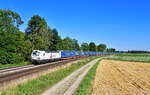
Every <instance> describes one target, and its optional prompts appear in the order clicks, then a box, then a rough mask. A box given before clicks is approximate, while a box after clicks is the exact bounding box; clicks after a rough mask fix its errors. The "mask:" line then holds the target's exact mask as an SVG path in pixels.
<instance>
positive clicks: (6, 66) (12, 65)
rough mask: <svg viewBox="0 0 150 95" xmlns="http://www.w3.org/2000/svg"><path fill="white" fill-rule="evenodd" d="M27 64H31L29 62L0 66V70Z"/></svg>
mask: <svg viewBox="0 0 150 95" xmlns="http://www.w3.org/2000/svg"><path fill="white" fill-rule="evenodd" d="M27 64H31V63H30V62H22V63H19V64H5V65H3V64H0V68H8V67H15V66H22V65H27Z"/></svg>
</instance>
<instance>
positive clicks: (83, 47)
mask: <svg viewBox="0 0 150 95" xmlns="http://www.w3.org/2000/svg"><path fill="white" fill-rule="evenodd" d="M81 49H82V50H83V51H89V45H88V43H82V44H81Z"/></svg>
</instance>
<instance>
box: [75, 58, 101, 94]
mask: <svg viewBox="0 0 150 95" xmlns="http://www.w3.org/2000/svg"><path fill="white" fill-rule="evenodd" d="M99 63H100V60H99V61H98V62H97V63H96V64H95V65H94V66H93V67H92V68H91V69H90V71H89V72H88V73H87V75H86V76H85V78H84V79H83V81H82V82H81V84H80V86H79V88H78V89H77V91H76V92H75V94H74V95H90V94H91V93H90V92H89V91H90V87H91V81H92V80H93V79H94V77H95V74H96V68H97V66H98V64H99Z"/></svg>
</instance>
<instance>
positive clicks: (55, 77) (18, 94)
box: [2, 57, 97, 95]
mask: <svg viewBox="0 0 150 95" xmlns="http://www.w3.org/2000/svg"><path fill="white" fill-rule="evenodd" d="M95 58H97V57H92V58H88V60H85V61H84V62H81V63H76V64H72V65H71V66H69V67H67V68H61V69H59V70H57V71H55V72H52V73H50V74H47V75H44V76H41V77H39V78H37V79H34V80H31V81H29V82H26V83H23V84H20V85H18V86H17V87H15V88H9V89H7V90H4V91H2V95H40V94H41V93H42V92H44V91H45V90H46V89H48V88H50V87H51V86H52V85H54V84H56V83H57V82H58V81H60V80H62V79H63V78H65V77H66V76H68V75H69V74H71V73H72V72H73V71H75V70H76V69H78V68H80V67H81V66H83V65H85V64H87V63H88V62H89V61H92V60H94V59H95Z"/></svg>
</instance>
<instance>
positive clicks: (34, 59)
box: [31, 50, 41, 64]
mask: <svg viewBox="0 0 150 95" xmlns="http://www.w3.org/2000/svg"><path fill="white" fill-rule="evenodd" d="M40 55H41V52H40V51H38V50H33V52H32V54H31V62H32V63H34V64H35V63H40V59H41V56H40Z"/></svg>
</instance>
